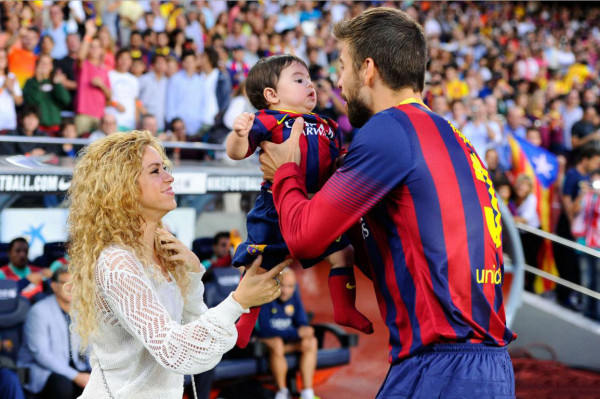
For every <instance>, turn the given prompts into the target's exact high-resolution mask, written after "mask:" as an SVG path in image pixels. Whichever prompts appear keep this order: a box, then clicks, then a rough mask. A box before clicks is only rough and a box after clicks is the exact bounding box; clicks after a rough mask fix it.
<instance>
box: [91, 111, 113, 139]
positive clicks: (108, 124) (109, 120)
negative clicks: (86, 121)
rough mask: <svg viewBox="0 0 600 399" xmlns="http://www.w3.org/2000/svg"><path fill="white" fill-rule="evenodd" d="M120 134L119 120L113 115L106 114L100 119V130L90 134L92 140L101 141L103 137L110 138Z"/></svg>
mask: <svg viewBox="0 0 600 399" xmlns="http://www.w3.org/2000/svg"><path fill="white" fill-rule="evenodd" d="M117 132H118V129H117V119H116V118H115V116H114V115H112V114H104V116H103V117H102V119H100V129H99V130H96V131H94V132H92V134H90V137H89V139H90V140H99V139H101V138H103V137H106V136H110V135H111V134H115V133H117Z"/></svg>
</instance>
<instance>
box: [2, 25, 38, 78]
mask: <svg viewBox="0 0 600 399" xmlns="http://www.w3.org/2000/svg"><path fill="white" fill-rule="evenodd" d="M39 40H40V35H39V32H38V31H37V29H36V28H33V27H31V28H27V29H24V30H23V34H22V37H21V43H22V47H17V46H15V45H13V46H12V47H11V48H10V50H9V52H8V70H9V71H10V72H12V73H14V74H15V76H16V77H17V80H18V81H19V86H20V87H21V88H22V87H23V86H25V82H26V81H27V79H29V78H30V77H32V76H33V74H34V72H35V63H36V61H37V55H35V52H34V51H35V47H36V46H37V44H38V42H39Z"/></svg>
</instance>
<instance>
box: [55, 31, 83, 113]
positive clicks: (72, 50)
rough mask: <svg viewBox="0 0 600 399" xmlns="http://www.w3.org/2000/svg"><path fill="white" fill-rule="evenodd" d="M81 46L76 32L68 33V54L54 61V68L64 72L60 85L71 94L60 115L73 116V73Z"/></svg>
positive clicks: (74, 91) (75, 88) (75, 81)
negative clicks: (69, 100) (66, 105)
mask: <svg viewBox="0 0 600 399" xmlns="http://www.w3.org/2000/svg"><path fill="white" fill-rule="evenodd" d="M80 47H81V39H80V38H79V35H78V34H77V33H69V34H68V35H67V50H68V54H67V55H66V56H65V57H64V58H62V59H60V60H56V61H55V62H54V70H56V71H58V70H60V71H61V72H62V73H64V74H65V79H64V80H63V83H62V85H63V86H64V87H65V89H67V90H69V94H70V95H71V102H70V103H69V106H68V107H66V108H65V110H63V113H62V115H64V116H73V115H74V108H73V104H74V100H75V96H76V95H77V77H76V75H75V68H76V66H77V63H78V62H79V48H80Z"/></svg>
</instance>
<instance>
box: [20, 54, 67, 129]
mask: <svg viewBox="0 0 600 399" xmlns="http://www.w3.org/2000/svg"><path fill="white" fill-rule="evenodd" d="M52 68H53V66H52V57H50V56H49V55H48V54H41V55H40V57H39V58H38V60H37V62H36V64H35V75H33V77H32V78H30V79H27V82H25V86H24V87H23V98H24V100H25V104H27V105H33V106H35V107H36V108H37V109H38V111H39V115H40V127H39V129H40V130H41V131H42V132H45V133H47V134H49V135H51V136H53V137H54V136H56V135H57V134H58V132H59V130H60V124H61V122H62V118H61V116H60V111H61V110H62V109H63V108H66V107H67V106H68V105H69V103H70V102H71V95H70V94H69V92H68V91H67V89H65V87H64V86H63V85H62V82H63V81H64V80H65V75H64V73H62V72H61V71H60V70H58V71H56V73H52Z"/></svg>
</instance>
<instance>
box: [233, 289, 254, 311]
mask: <svg viewBox="0 0 600 399" xmlns="http://www.w3.org/2000/svg"><path fill="white" fill-rule="evenodd" d="M231 297H232V298H233V300H234V301H236V302H237V303H238V304H239V305H240V306H241V307H242V309H244V310H246V309H248V308H250V305H249V304H248V303H246V301H244V300H243V299H242V300H240V293H239V292H237V290H235V291H233V293H232V294H231Z"/></svg>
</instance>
